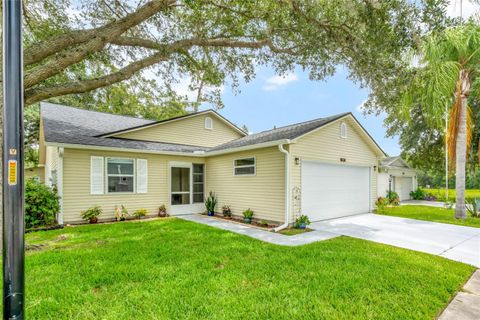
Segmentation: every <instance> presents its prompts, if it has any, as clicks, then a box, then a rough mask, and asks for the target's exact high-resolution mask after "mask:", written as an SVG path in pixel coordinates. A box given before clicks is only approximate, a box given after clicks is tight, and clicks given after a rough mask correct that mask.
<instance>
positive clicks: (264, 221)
mask: <svg viewBox="0 0 480 320" xmlns="http://www.w3.org/2000/svg"><path fill="white" fill-rule="evenodd" d="M260 225H261V226H262V227H268V221H267V220H261V221H260Z"/></svg>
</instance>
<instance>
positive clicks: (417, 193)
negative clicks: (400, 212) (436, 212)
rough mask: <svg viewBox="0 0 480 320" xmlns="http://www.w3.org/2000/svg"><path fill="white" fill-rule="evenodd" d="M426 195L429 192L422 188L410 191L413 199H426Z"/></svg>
mask: <svg viewBox="0 0 480 320" xmlns="http://www.w3.org/2000/svg"><path fill="white" fill-rule="evenodd" d="M426 196H427V193H426V192H425V191H424V190H423V189H422V188H417V190H414V191H412V192H410V197H411V198H412V199H413V200H424V199H425V197H426Z"/></svg>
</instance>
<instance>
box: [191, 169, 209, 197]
mask: <svg viewBox="0 0 480 320" xmlns="http://www.w3.org/2000/svg"><path fill="white" fill-rule="evenodd" d="M199 164H201V165H203V173H202V175H203V177H202V178H203V182H202V185H203V192H202V194H203V199H205V194H206V193H205V190H206V188H205V178H206V175H205V168H206V165H205V163H200V162H197V163H192V204H197V203H204V201H203V200H202V201H201V202H195V197H194V196H195V194H196V193H197V194H199V193H200V192H195V190H194V189H195V188H194V185H195V184H199V182H195V180H194V179H193V177H194V176H195V172H193V166H194V165H199Z"/></svg>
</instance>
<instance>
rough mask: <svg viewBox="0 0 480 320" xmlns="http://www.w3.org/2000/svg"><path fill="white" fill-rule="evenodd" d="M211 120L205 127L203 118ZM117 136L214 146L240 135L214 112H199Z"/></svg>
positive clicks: (240, 135)
mask: <svg viewBox="0 0 480 320" xmlns="http://www.w3.org/2000/svg"><path fill="white" fill-rule="evenodd" d="M206 117H210V118H211V119H212V120H213V129H211V130H210V129H205V118H206ZM115 136H116V137H119V138H128V139H137V140H145V141H159V142H169V143H178V144H187V145H197V146H202V147H215V146H218V145H220V144H223V143H226V142H229V141H232V140H235V139H238V138H241V137H242V134H240V133H239V132H238V131H236V130H235V129H233V128H232V127H231V126H229V125H228V124H226V123H225V122H224V121H223V120H221V119H219V118H218V117H217V116H216V115H215V114H213V113H211V114H210V113H209V114H200V115H198V116H194V117H189V118H186V119H179V120H175V121H172V122H166V123H161V124H158V125H154V126H152V127H148V128H145V129H139V130H136V131H131V132H126V133H123V134H118V135H115Z"/></svg>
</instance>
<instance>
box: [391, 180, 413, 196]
mask: <svg viewBox="0 0 480 320" xmlns="http://www.w3.org/2000/svg"><path fill="white" fill-rule="evenodd" d="M412 185H413V183H412V178H411V177H409V178H404V177H395V191H396V192H397V193H398V196H399V198H400V201H403V200H408V199H410V192H411V191H412V188H413V186H412Z"/></svg>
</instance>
